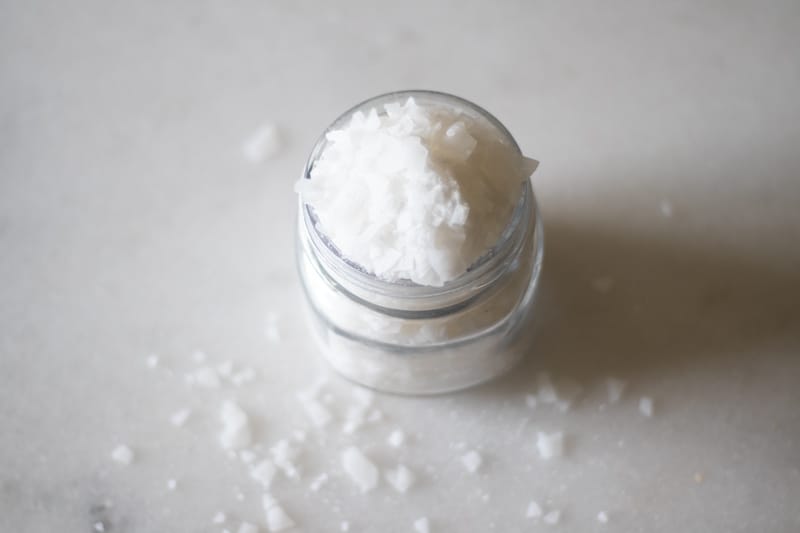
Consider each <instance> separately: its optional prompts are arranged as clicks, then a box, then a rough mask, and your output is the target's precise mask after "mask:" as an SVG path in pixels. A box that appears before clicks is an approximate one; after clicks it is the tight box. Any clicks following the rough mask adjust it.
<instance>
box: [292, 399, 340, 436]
mask: <svg viewBox="0 0 800 533" xmlns="http://www.w3.org/2000/svg"><path fill="white" fill-rule="evenodd" d="M298 399H299V400H300V404H301V405H302V406H303V409H304V410H305V412H306V416H308V419H309V420H310V421H311V423H312V424H314V426H316V427H318V428H323V427H325V426H327V425H328V424H329V423H330V421H331V420H332V419H333V417H332V416H331V412H330V411H329V410H328V408H327V407H325V406H324V405H322V404H321V403H319V402H318V401H317V400H316V399H315V398H308V397H307V396H305V395H303V394H298Z"/></svg>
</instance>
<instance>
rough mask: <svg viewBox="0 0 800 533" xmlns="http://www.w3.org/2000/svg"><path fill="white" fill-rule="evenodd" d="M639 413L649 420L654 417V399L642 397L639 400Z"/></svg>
mask: <svg viewBox="0 0 800 533" xmlns="http://www.w3.org/2000/svg"><path fill="white" fill-rule="evenodd" d="M639 412H640V413H642V414H643V415H644V416H646V417H648V418H650V417H651V416H653V399H652V398H650V397H649V396H642V398H641V399H640V400H639Z"/></svg>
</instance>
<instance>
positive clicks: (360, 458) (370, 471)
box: [342, 446, 380, 492]
mask: <svg viewBox="0 0 800 533" xmlns="http://www.w3.org/2000/svg"><path fill="white" fill-rule="evenodd" d="M342 468H343V469H344V471H345V473H346V474H347V475H348V476H350V479H352V480H353V482H354V483H355V484H356V485H357V486H358V488H359V489H361V492H369V491H371V490H372V489H374V488H375V487H377V486H378V481H379V479H380V477H379V476H378V469H377V468H376V467H375V465H374V464H373V463H372V461H370V460H369V459H368V458H367V457H366V456H365V455H364V454H363V453H362V452H361V450H359V449H358V448H356V447H355V446H350V447H348V448H347V449H345V450H344V452H342Z"/></svg>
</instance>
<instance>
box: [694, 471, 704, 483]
mask: <svg viewBox="0 0 800 533" xmlns="http://www.w3.org/2000/svg"><path fill="white" fill-rule="evenodd" d="M703 479H704V478H703V474H701V473H700V472H695V474H694V482H695V483H702V482H703Z"/></svg>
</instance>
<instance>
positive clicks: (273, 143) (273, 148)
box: [242, 123, 282, 163]
mask: <svg viewBox="0 0 800 533" xmlns="http://www.w3.org/2000/svg"><path fill="white" fill-rule="evenodd" d="M281 145H282V142H281V134H280V130H279V129H278V127H277V126H276V125H275V124H272V123H265V124H262V125H261V126H260V127H259V128H258V129H257V130H256V131H255V132H253V134H252V135H250V137H248V138H247V140H245V142H244V144H243V145H242V153H243V154H244V156H245V158H246V159H247V160H248V161H250V162H251V163H261V162H262V161H266V160H268V159H271V158H273V157H275V156H276V155H278V153H279V152H280V151H281Z"/></svg>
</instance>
